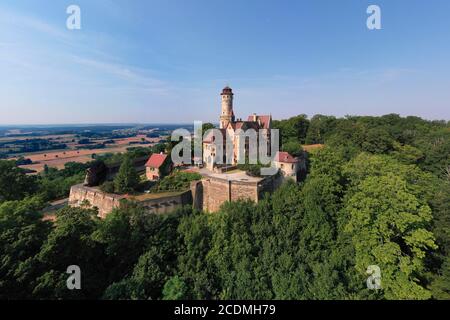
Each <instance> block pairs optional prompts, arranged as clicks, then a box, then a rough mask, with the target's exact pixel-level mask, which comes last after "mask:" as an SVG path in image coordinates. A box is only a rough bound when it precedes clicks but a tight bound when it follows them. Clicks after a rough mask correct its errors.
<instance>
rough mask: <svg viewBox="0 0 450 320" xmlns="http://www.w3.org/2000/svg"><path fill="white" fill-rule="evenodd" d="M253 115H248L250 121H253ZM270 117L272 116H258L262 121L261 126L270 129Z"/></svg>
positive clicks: (257, 118)
mask: <svg viewBox="0 0 450 320" xmlns="http://www.w3.org/2000/svg"><path fill="white" fill-rule="evenodd" d="M253 117H254V116H253V115H252V116H248V118H247V119H248V121H253ZM270 118H271V116H256V121H258V120H259V121H260V122H261V128H262V129H269V124H270Z"/></svg>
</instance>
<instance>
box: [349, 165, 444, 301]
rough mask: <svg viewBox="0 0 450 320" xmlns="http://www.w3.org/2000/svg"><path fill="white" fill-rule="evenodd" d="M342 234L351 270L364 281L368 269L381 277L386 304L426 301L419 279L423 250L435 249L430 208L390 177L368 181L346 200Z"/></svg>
mask: <svg viewBox="0 0 450 320" xmlns="http://www.w3.org/2000/svg"><path fill="white" fill-rule="evenodd" d="M344 212H346V214H347V215H348V224H347V226H346V231H347V232H349V233H350V234H351V237H352V240H353V245H354V246H355V253H356V269H357V271H358V272H359V273H360V274H361V277H362V278H363V277H365V276H366V275H365V272H366V269H367V268H368V267H369V266H370V265H378V266H379V267H380V268H381V272H382V285H383V292H384V296H385V298H387V299H428V298H430V297H431V294H430V292H429V291H428V290H427V289H426V288H424V286H423V284H422V283H421V280H420V279H421V278H422V277H423V273H424V259H425V256H426V252H427V250H430V249H436V245H435V242H434V236H433V234H432V233H431V232H430V231H429V230H428V227H429V223H430V221H431V219H432V215H431V210H430V208H429V207H428V206H427V205H425V204H421V202H420V201H419V200H418V199H417V198H416V196H415V195H414V194H412V193H411V192H410V191H409V190H408V186H407V183H406V181H404V180H403V179H401V178H400V177H399V176H396V175H394V174H391V173H389V174H386V175H383V176H380V177H373V176H371V177H368V178H366V179H365V180H363V181H362V182H361V183H360V184H359V185H358V186H357V187H356V192H355V193H354V194H353V195H352V196H351V197H350V198H349V199H348V202H347V204H346V207H345V209H344Z"/></svg>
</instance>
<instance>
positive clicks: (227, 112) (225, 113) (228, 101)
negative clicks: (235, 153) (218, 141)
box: [220, 86, 234, 129]
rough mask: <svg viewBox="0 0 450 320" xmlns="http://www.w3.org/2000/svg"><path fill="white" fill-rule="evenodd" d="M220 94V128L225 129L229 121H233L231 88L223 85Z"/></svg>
mask: <svg viewBox="0 0 450 320" xmlns="http://www.w3.org/2000/svg"><path fill="white" fill-rule="evenodd" d="M220 95H221V96H222V113H221V114H220V129H225V128H226V127H227V126H228V124H229V123H230V122H234V112H233V96H234V94H233V90H231V88H230V87H228V86H227V87H225V88H224V89H223V90H222V93H221V94H220Z"/></svg>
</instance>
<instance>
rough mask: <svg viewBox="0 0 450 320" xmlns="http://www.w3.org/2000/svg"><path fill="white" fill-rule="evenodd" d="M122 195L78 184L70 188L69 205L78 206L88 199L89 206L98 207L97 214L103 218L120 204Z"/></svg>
mask: <svg viewBox="0 0 450 320" xmlns="http://www.w3.org/2000/svg"><path fill="white" fill-rule="evenodd" d="M123 198H124V197H123V196H119V195H114V194H107V193H104V192H102V191H101V190H98V189H95V188H91V187H87V186H84V185H83V184H78V185H75V186H72V188H70V196H69V205H70V206H72V207H79V206H81V205H82V204H83V202H86V201H88V202H89V206H90V207H91V208H93V207H97V208H98V215H99V217H101V218H105V217H106V215H107V214H108V213H110V212H111V211H112V210H113V209H114V208H118V207H119V206H120V200H121V199H123Z"/></svg>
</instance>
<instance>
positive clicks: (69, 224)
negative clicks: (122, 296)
mask: <svg viewBox="0 0 450 320" xmlns="http://www.w3.org/2000/svg"><path fill="white" fill-rule="evenodd" d="M99 223H100V221H99V218H98V217H97V211H96V210H86V209H81V208H71V207H67V208H64V209H62V210H60V211H59V212H57V223H56V224H55V228H54V229H53V230H52V232H51V233H50V234H49V236H48V238H47V240H46V241H45V242H44V244H43V245H42V247H41V250H40V252H39V253H38V254H37V260H38V262H39V268H40V270H42V273H41V275H40V276H39V277H37V279H36V281H35V282H34V291H33V294H34V297H35V298H41V299H96V298H99V297H100V296H101V294H102V292H103V291H104V289H105V287H106V285H107V283H106V280H107V275H108V273H107V270H106V269H105V267H104V265H103V264H102V263H98V261H104V260H105V255H104V248H103V245H102V244H101V243H98V242H97V241H95V240H94V239H93V238H92V234H93V232H94V231H95V230H96V229H97V227H98V224H99ZM71 265H77V266H79V267H80V269H81V273H82V288H83V289H82V290H68V289H67V287H66V280H67V277H68V275H67V273H66V271H67V267H69V266H71Z"/></svg>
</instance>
